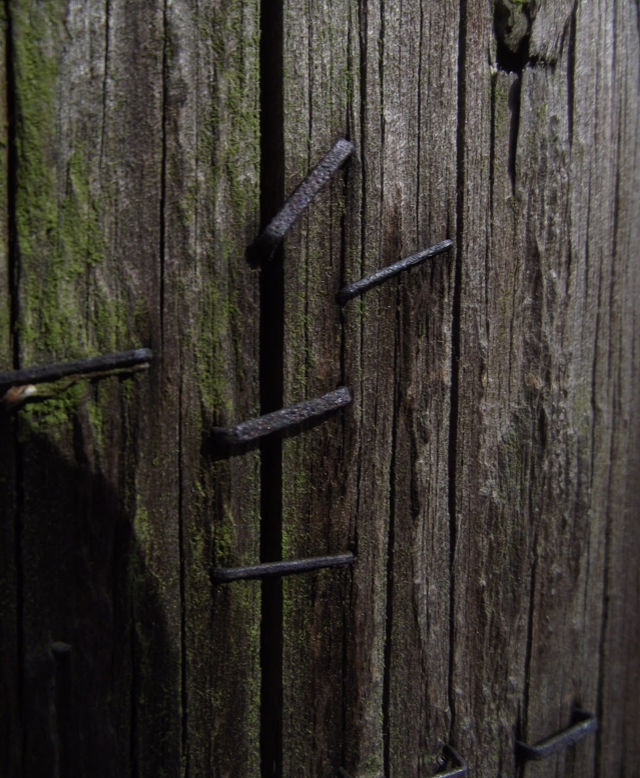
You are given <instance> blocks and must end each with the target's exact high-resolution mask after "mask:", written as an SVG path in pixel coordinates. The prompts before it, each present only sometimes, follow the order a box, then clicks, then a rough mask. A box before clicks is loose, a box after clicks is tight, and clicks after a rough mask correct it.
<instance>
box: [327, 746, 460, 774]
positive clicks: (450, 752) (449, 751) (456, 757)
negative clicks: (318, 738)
mask: <svg viewBox="0 0 640 778" xmlns="http://www.w3.org/2000/svg"><path fill="white" fill-rule="evenodd" d="M442 750H443V751H444V753H445V755H446V756H447V757H448V758H449V759H450V760H451V761H453V762H455V763H456V766H455V767H454V768H453V769H452V770H447V771H446V772H438V773H436V774H435V775H434V777H433V778H462V776H463V775H466V774H467V773H468V771H469V768H468V767H467V763H466V762H465V761H464V759H462V757H461V756H460V754H459V753H458V752H457V751H456V750H455V749H454V748H452V747H451V746H444V748H443V749H442ZM338 776H339V778H351V776H350V775H349V773H348V772H347V771H346V770H345V769H344V767H340V768H339V770H338Z"/></svg>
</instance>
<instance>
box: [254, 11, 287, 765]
mask: <svg viewBox="0 0 640 778" xmlns="http://www.w3.org/2000/svg"><path fill="white" fill-rule="evenodd" d="M260 27H261V39H260V218H261V223H262V224H261V227H262V228H263V229H264V227H266V225H267V224H268V223H269V221H270V220H271V218H272V217H273V216H274V215H275V212H276V210H277V208H278V206H279V205H280V204H281V203H282V201H283V198H284V172H283V168H284V134H283V133H284V124H283V81H282V79H283V52H282V45H283V3H282V0H262V3H261V8H260ZM283 256H284V254H283V250H282V247H280V248H278V249H277V250H276V252H275V253H274V255H273V258H272V260H271V262H268V263H265V264H263V266H262V267H261V270H260V335H259V338H260V366H259V376H260V377H259V383H260V406H261V413H262V414H265V413H270V412H271V411H275V410H277V409H278V408H281V407H282V406H283V405H284V402H283V348H284V275H283ZM260 452H261V457H260V513H261V528H260V558H261V561H263V562H272V561H276V560H278V559H280V558H281V556H282V442H281V440H280V438H279V437H277V436H276V437H273V438H265V439H264V440H263V441H262V442H261V445H260ZM261 608H262V620H261V634H260V665H261V676H262V677H261V698H260V703H261V709H260V762H261V774H262V778H280V777H281V776H282V706H283V697H282V694H283V693H282V647H283V636H282V581H281V580H280V579H277V578H276V579H274V580H268V581H263V582H262V603H261Z"/></svg>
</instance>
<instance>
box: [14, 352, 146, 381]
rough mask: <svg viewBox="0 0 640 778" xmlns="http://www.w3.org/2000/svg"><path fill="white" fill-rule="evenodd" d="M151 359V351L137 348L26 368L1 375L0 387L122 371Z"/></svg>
mask: <svg viewBox="0 0 640 778" xmlns="http://www.w3.org/2000/svg"><path fill="white" fill-rule="evenodd" d="M151 357H152V352H151V349H148V348H136V349H132V350H131V351H118V352H116V353H114V354H103V355H102V356H98V357H88V358H86V359H77V360H75V362H59V363H58V364H54V365H41V366H38V367H24V368H21V369H20V370H9V371H8V372H6V373H0V386H16V385H19V384H41V383H44V382H45V381H57V380H58V379H59V378H66V377H67V376H71V375H82V374H85V373H103V372H108V371H110V370H122V369H125V368H128V367H136V366H138V365H142V364H144V363H145V362H150V361H151Z"/></svg>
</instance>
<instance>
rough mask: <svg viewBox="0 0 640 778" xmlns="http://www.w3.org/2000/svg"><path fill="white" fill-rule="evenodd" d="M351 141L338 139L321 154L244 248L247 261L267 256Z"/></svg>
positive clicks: (342, 157) (347, 151) (337, 164)
mask: <svg viewBox="0 0 640 778" xmlns="http://www.w3.org/2000/svg"><path fill="white" fill-rule="evenodd" d="M353 148H354V147H353V143H351V142H350V141H348V140H345V139H344V138H341V139H340V140H338V141H337V142H336V143H335V145H334V146H333V148H332V149H331V150H330V151H329V152H327V154H325V155H324V157H323V158H322V159H321V160H320V162H318V164H317V165H316V166H315V167H314V168H313V170H311V172H310V173H309V175H308V176H307V177H306V178H305V179H304V181H303V182H302V183H301V184H300V185H299V186H298V187H297V189H296V190H295V191H294V192H293V194H292V195H291V196H290V197H289V198H288V199H287V201H286V202H285V204H284V205H283V206H282V208H281V209H280V210H279V211H278V213H277V214H276V215H275V216H274V217H273V219H272V220H271V221H270V222H269V224H268V225H267V226H266V228H265V229H264V231H263V232H262V233H261V234H260V235H259V236H258V237H257V238H256V239H255V240H254V241H253V243H252V244H251V245H250V246H249V248H248V249H247V257H248V258H249V261H251V262H252V263H254V264H257V263H258V262H260V261H261V260H264V259H269V258H270V257H271V255H272V254H273V252H274V251H275V249H276V247H277V245H278V244H279V243H280V241H281V240H282V239H283V238H284V236H285V234H286V233H287V231H288V230H289V229H290V228H291V227H292V225H293V224H294V222H295V221H296V220H297V219H298V218H299V217H300V215H301V214H302V212H303V211H304V210H305V209H306V207H307V206H308V205H309V203H310V202H311V201H312V200H313V199H314V198H315V196H316V195H317V194H318V192H319V191H320V190H321V189H322V188H323V187H324V186H326V184H327V183H328V181H329V179H330V178H331V176H332V175H333V174H334V173H335V172H336V170H337V169H338V168H339V167H340V165H341V164H342V163H343V162H344V161H345V159H347V157H348V156H349V155H350V154H351V153H352V151H353Z"/></svg>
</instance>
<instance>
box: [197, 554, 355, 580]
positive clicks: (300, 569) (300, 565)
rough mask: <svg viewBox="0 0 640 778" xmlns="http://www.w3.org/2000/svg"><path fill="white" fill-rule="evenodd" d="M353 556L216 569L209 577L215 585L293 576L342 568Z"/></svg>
mask: <svg viewBox="0 0 640 778" xmlns="http://www.w3.org/2000/svg"><path fill="white" fill-rule="evenodd" d="M354 559H355V557H354V555H353V554H352V553H351V552H349V553H347V554H335V555H334V556H316V557H310V558H308V559H291V560H289V561H282V562H265V563H263V564H260V565H249V566H248V567H217V568H215V569H214V570H213V571H212V573H211V577H212V578H213V580H214V581H215V582H216V583H229V582H230V581H239V580H243V579H244V580H246V579H253V578H267V577H269V576H276V575H295V574H297V573H307V572H309V571H310V570H320V569H322V568H324V567H342V566H343V565H350V564H352V562H353V561H354Z"/></svg>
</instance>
